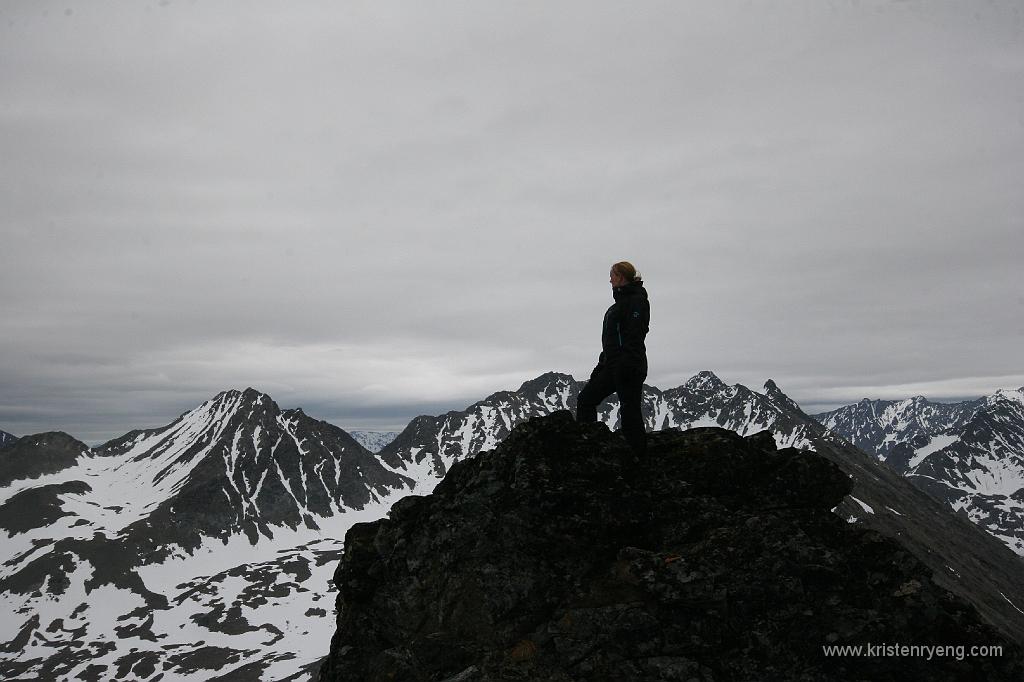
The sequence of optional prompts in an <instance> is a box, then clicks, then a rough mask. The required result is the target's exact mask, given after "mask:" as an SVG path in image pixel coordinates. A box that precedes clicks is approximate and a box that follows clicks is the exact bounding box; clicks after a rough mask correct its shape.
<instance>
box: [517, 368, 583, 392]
mask: <svg viewBox="0 0 1024 682" xmlns="http://www.w3.org/2000/svg"><path fill="white" fill-rule="evenodd" d="M573 381H574V379H573V378H572V377H571V376H569V375H568V374H564V373H562V372H555V371H551V372H544V373H543V374H541V375H540V376H538V377H535V378H533V379H528V380H526V381H524V382H523V384H522V385H521V386H520V387H519V388H518V389H517V390H516V392H517V393H522V392H524V391H535V390H537V389H538V388H540V387H542V386H547V385H549V384H558V383H564V384H568V383H571V382H573Z"/></svg>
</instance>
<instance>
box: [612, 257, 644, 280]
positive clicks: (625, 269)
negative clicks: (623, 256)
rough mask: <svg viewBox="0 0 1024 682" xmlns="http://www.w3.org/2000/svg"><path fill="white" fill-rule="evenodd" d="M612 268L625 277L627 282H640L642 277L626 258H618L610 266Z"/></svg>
mask: <svg viewBox="0 0 1024 682" xmlns="http://www.w3.org/2000/svg"><path fill="white" fill-rule="evenodd" d="M612 270H614V271H615V272H617V273H619V275H621V276H622V277H625V278H626V280H627V281H629V282H642V281H643V279H644V278H643V276H642V275H641V274H640V273H639V272H637V269H636V268H634V267H633V264H632V263H630V262H629V261H628V260H620V261H619V262H618V263H616V264H615V265H613V266H612Z"/></svg>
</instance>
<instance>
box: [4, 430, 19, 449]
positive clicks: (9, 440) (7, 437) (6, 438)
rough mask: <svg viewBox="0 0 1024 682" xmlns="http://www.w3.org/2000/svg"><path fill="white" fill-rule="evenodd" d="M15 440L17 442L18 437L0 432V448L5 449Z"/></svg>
mask: <svg viewBox="0 0 1024 682" xmlns="http://www.w3.org/2000/svg"><path fill="white" fill-rule="evenodd" d="M16 440H18V437H17V436H15V435H14V434H12V433H7V432H6V431H0V448H3V447H7V446H8V445H10V444H11V443H13V442H14V441H16Z"/></svg>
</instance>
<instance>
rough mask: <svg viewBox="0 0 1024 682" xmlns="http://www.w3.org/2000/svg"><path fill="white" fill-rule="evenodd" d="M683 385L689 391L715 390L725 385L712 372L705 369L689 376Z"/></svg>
mask: <svg viewBox="0 0 1024 682" xmlns="http://www.w3.org/2000/svg"><path fill="white" fill-rule="evenodd" d="M685 386H686V388H688V389H689V390H691V391H717V390H719V389H722V388H725V387H726V386H725V382H723V381H722V380H721V379H719V378H718V377H717V376H715V373H714V372H712V371H710V370H706V369H705V370H703V371H700V372H697V374H695V375H693V376H692V377H690V378H689V379H688V380H687V382H686V384H685Z"/></svg>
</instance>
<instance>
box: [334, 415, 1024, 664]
mask: <svg viewBox="0 0 1024 682" xmlns="http://www.w3.org/2000/svg"><path fill="white" fill-rule="evenodd" d="M649 437H650V442H649V458H648V460H647V461H645V462H642V463H640V464H636V463H634V462H632V461H630V458H631V455H630V453H629V451H628V449H627V448H626V446H625V443H624V441H622V440H621V439H620V438H619V437H618V436H617V435H613V434H611V433H609V432H608V430H607V428H606V427H605V426H604V425H603V424H592V425H580V424H577V423H576V422H575V421H574V420H573V419H572V416H571V415H570V414H569V413H568V412H564V411H560V412H556V413H554V414H552V415H550V416H547V417H541V418H537V419H534V420H532V421H530V422H528V423H526V424H522V425H520V426H518V427H516V428H515V429H514V430H513V431H512V433H511V435H510V436H509V437H508V438H506V439H505V440H504V441H503V442H502V443H501V444H500V445H499V446H498V447H497V448H495V449H494V450H493V451H491V452H488V453H486V455H485V456H480V457H473V458H469V459H464V460H461V461H458V462H455V463H454V464H453V465H452V466H451V468H450V470H449V471H448V475H447V476H446V477H445V479H444V480H443V481H442V482H441V483H440V484H439V485H437V487H436V488H435V489H434V491H433V494H431V495H428V496H418V495H413V496H409V497H406V498H404V499H402V500H401V501H399V502H397V503H396V504H395V505H394V506H393V507H392V509H391V512H390V513H389V517H388V518H386V519H381V520H378V521H375V522H372V523H360V524H356V525H354V526H352V527H351V528H350V530H349V531H348V533H347V535H346V538H345V550H344V554H343V557H342V560H341V563H340V564H339V566H338V569H337V571H336V573H335V583H336V585H337V586H338V588H339V596H338V605H337V606H338V630H337V632H336V634H335V636H334V639H333V640H332V645H331V651H330V655H329V656H328V658H327V659H326V660H325V662H324V664H323V666H322V667H321V670H320V673H319V677H318V679H319V680H320V681H321V682H329V681H332V680H354V679H358V680H367V681H370V680H386V679H387V680H392V679H402V680H446V681H447V682H456V681H458V682H483V681H489V680H538V679H544V680H551V681H559V680H565V681H568V680H588V679H593V680H607V679H617V680H666V679H678V680H691V679H692V680H749V679H799V680H836V679H876V680H897V679H924V678H927V679H933V680H962V679H988V680H1011V679H1012V680H1015V679H1020V677H1021V676H1022V675H1024V665H1022V653H1021V647H1020V645H1019V644H1018V643H1017V642H1015V641H1013V639H1012V638H1011V637H1007V636H1006V635H1005V633H1002V632H1000V631H999V630H997V629H996V628H994V627H992V625H991V624H989V623H986V622H985V619H984V618H983V617H982V616H981V615H980V614H979V612H978V610H977V608H976V607H975V606H974V604H972V603H971V602H970V600H969V599H966V600H965V599H961V598H959V597H957V596H954V595H953V594H951V593H950V592H948V591H947V590H945V589H943V588H942V587H940V586H939V585H937V584H936V582H935V580H934V579H933V572H932V571H931V570H930V569H929V568H928V567H927V566H926V565H925V564H923V563H922V562H921V561H920V560H919V559H918V558H917V557H915V555H914V554H913V553H912V552H911V551H908V550H907V549H906V548H905V547H904V546H903V545H901V544H900V543H898V542H896V541H895V540H893V539H892V538H888V537H886V536H884V535H882V534H880V533H878V532H876V531H874V530H872V529H870V528H866V527H863V526H861V525H858V524H848V523H846V522H844V520H843V519H842V518H840V517H839V516H837V515H836V514H833V513H831V511H830V510H831V509H832V508H834V507H836V506H837V505H839V504H840V503H841V502H842V501H843V500H844V499H845V498H846V497H847V495H848V494H849V492H850V490H851V482H850V478H849V477H848V476H847V474H845V473H844V472H843V471H842V470H840V469H839V468H838V467H837V466H835V465H834V464H833V463H832V462H830V461H829V460H827V459H825V458H823V457H820V456H818V455H816V454H813V453H809V452H807V451H800V450H797V449H794V448H784V449H782V450H778V449H777V448H776V440H775V438H774V437H773V435H772V434H771V433H768V432H762V433H758V434H753V435H750V436H749V437H746V438H743V437H741V436H739V435H738V434H736V433H734V432H731V431H728V430H725V429H721V428H716V427H705V428H695V429H690V430H688V431H678V430H666V431H661V432H658V433H652V434H650V436H649ZM922 494H923V493H922ZM1014 596H1015V597H1018V598H1019V595H1014ZM881 642H890V643H891V642H905V643H917V644H948V643H957V644H962V645H964V646H966V647H970V646H973V645H985V646H991V645H998V646H1001V647H1003V648H1002V655H1001V656H974V657H972V656H965V657H962V659H961V658H958V657H955V656H939V657H934V658H932V659H931V660H927V659H926V658H924V657H878V656H874V657H872V656H867V657H853V656H845V657H844V656H826V655H825V653H824V649H823V647H825V646H830V645H845V644H850V645H866V644H870V643H875V644H877V643H881Z"/></svg>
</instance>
